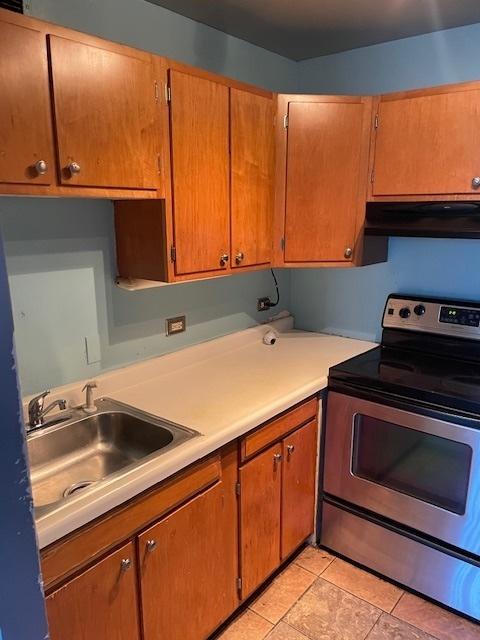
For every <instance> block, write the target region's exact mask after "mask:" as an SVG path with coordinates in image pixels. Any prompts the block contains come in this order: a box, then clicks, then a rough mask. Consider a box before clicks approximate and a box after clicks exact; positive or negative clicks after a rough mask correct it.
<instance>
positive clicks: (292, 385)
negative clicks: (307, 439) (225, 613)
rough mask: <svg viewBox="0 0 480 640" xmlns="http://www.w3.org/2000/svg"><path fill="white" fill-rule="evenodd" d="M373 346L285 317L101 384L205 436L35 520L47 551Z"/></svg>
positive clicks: (71, 389)
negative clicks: (274, 335)
mask: <svg viewBox="0 0 480 640" xmlns="http://www.w3.org/2000/svg"><path fill="white" fill-rule="evenodd" d="M271 328H273V329H275V330H276V331H277V332H278V339H277V340H276V342H275V344H273V345H266V344H264V343H263V336H264V335H265V333H266V332H267V331H268V330H269V329H271ZM375 346H376V345H375V344H374V343H372V342H365V341H361V340H353V339H351V338H342V337H338V336H332V335H327V334H322V333H311V332H306V331H298V330H295V329H294V328H293V318H291V317H287V318H282V319H281V320H276V321H274V322H272V323H270V324H268V325H259V326H256V327H253V328H251V329H247V330H244V331H239V332H237V333H234V334H231V335H228V336H224V337H221V338H217V339H215V340H211V341H209V342H204V343H202V344H199V345H196V346H192V347H188V348H185V349H182V350H180V351H176V352H174V353H170V354H167V355H164V356H160V357H157V358H152V359H150V360H146V361H144V362H141V363H138V364H133V365H131V366H128V367H125V368H122V369H118V370H116V371H112V372H108V373H105V374H102V375H100V376H97V378H96V382H97V385H98V388H97V389H96V396H97V397H108V398H113V399H115V400H118V401H120V402H123V403H125V404H128V405H131V406H133V407H135V408H137V409H141V410H142V411H145V412H147V413H150V414H152V415H154V416H157V417H161V418H166V419H167V420H170V421H171V422H175V423H177V424H180V425H183V426H185V427H188V428H190V429H194V430H196V431H198V432H199V434H200V435H199V436H197V437H195V438H192V439H191V440H189V441H187V442H184V443H183V444H181V445H179V446H178V447H177V448H175V449H173V450H171V451H168V452H166V453H164V454H162V453H161V452H159V453H158V454H154V455H153V456H150V457H149V458H148V459H147V460H145V462H143V463H142V464H140V465H139V466H137V467H135V468H132V469H130V470H128V471H127V472H126V473H125V472H124V473H123V475H122V477H121V478H118V477H115V476H112V477H110V478H107V479H106V480H103V481H101V482H98V483H96V484H94V485H92V486H91V487H89V488H88V489H86V490H84V491H82V492H79V493H78V494H76V495H74V496H72V497H71V498H70V499H69V500H67V501H65V502H64V503H63V504H60V505H59V506H58V507H57V508H56V509H54V510H52V511H50V512H49V513H47V514H44V515H41V516H37V518H36V526H37V534H38V539H39V545H40V548H44V547H46V546H48V545H49V544H51V543H52V542H54V541H56V540H58V539H60V538H62V537H63V536H65V535H67V534H68V533H70V532H71V531H74V530H75V529H77V528H78V527H81V526H82V525H84V524H86V523H88V522H90V521H91V520H93V519H94V518H97V517H99V516H101V515H102V514H104V513H106V512H107V511H109V510H110V509H113V508H114V507H116V506H118V505H120V504H121V503H123V502H125V501H126V500H129V499H130V498H132V497H134V496H136V495H138V494H139V493H141V492H142V491H144V490H145V489H148V488H149V487H151V486H153V485H155V484H157V483H158V482H160V481H161V480H164V479H165V478H168V477H169V476H171V475H172V474H174V473H176V472H177V471H180V470H181V469H183V468H184V467H187V466H188V465H189V464H191V463H193V462H195V461H197V460H200V459H201V458H203V457H204V456H206V455H208V454H209V453H211V452H213V451H215V450H216V449H218V448H219V447H221V446H223V445H224V444H226V443H228V442H231V441H232V440H234V439H235V438H238V437H239V436H242V435H243V434H245V433H247V432H248V431H250V430H251V429H253V428H255V427H257V426H258V425H260V424H262V423H263V422H265V421H266V420H269V419H270V418H272V417H274V416H275V415H277V414H278V413H280V412H282V411H284V410H286V409H288V408H289V407H291V406H292V405H294V404H296V403H297V402H300V401H302V400H304V399H305V398H308V397H309V396H311V395H312V394H314V393H317V392H319V391H321V390H322V389H324V388H325V387H326V386H327V376H328V370H329V368H330V367H331V366H333V365H335V364H337V363H339V362H342V361H343V360H347V359H348V358H351V357H353V356H355V355H358V354H360V353H363V352H365V351H367V350H369V349H371V348H373V347H375ZM85 382H86V381H85V380H82V381H80V382H76V383H74V384H70V385H66V386H63V387H59V388H57V389H55V390H53V391H52V393H51V399H53V400H54V399H57V398H65V399H67V401H68V402H69V404H70V406H78V405H81V404H82V402H83V401H84V396H83V394H82V392H81V389H82V387H83V385H84V383H85ZM28 400H29V398H25V402H24V408H25V407H26V405H27V403H28Z"/></svg>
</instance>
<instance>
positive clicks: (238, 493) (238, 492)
mask: <svg viewBox="0 0 480 640" xmlns="http://www.w3.org/2000/svg"><path fill="white" fill-rule="evenodd" d="M241 490H242V489H241V486H240V483H239V482H237V484H236V485H235V493H236V494H237V496H239V495H240V492H241Z"/></svg>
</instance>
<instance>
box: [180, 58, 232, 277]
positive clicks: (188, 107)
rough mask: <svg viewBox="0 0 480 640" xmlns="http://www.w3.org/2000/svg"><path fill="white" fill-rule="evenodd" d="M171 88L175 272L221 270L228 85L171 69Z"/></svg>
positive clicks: (225, 241)
mask: <svg viewBox="0 0 480 640" xmlns="http://www.w3.org/2000/svg"><path fill="white" fill-rule="evenodd" d="M170 89H171V106H170V109H171V111H170V120H171V128H170V135H171V146H172V189H173V212H174V236H175V248H176V263H175V271H176V273H177V274H179V275H181V274H190V273H200V272H208V271H216V270H219V269H225V268H226V267H227V266H228V265H229V256H230V197H229V171H230V160H229V96H228V87H226V86H224V85H221V84H218V83H216V82H212V81H210V80H206V79H204V78H199V77H196V76H192V75H189V74H186V73H183V72H180V71H174V70H170ZM222 256H225V257H223V258H222Z"/></svg>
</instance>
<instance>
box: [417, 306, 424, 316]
mask: <svg viewBox="0 0 480 640" xmlns="http://www.w3.org/2000/svg"><path fill="white" fill-rule="evenodd" d="M414 311H415V315H417V316H423V314H424V313H425V307H424V306H423V304H417V306H416V307H415V309H414Z"/></svg>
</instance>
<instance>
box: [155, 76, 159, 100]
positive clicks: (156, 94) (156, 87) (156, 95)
mask: <svg viewBox="0 0 480 640" xmlns="http://www.w3.org/2000/svg"><path fill="white" fill-rule="evenodd" d="M154 91H155V102H158V95H159V94H158V82H157V81H156V80H155V82H154Z"/></svg>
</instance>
